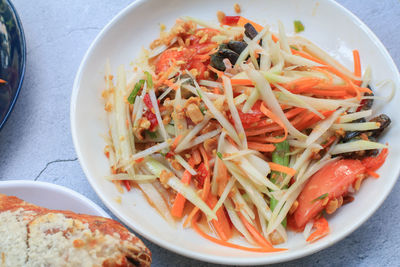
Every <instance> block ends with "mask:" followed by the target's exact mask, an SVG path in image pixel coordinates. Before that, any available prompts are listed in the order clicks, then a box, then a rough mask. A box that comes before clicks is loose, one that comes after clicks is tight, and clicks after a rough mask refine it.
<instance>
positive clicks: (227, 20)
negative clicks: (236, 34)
mask: <svg viewBox="0 0 400 267" xmlns="http://www.w3.org/2000/svg"><path fill="white" fill-rule="evenodd" d="M239 19H240V16H225V17H224V18H223V19H222V24H224V25H231V26H232V25H237V24H238V22H239Z"/></svg>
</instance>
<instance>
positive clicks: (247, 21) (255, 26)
mask: <svg viewBox="0 0 400 267" xmlns="http://www.w3.org/2000/svg"><path fill="white" fill-rule="evenodd" d="M246 23H250V24H251V25H253V27H254V28H255V29H256V30H257V31H258V32H260V31H262V30H263V29H264V27H263V26H261V25H260V24H257V23H255V22H254V21H251V20H249V19H246V18H244V17H242V16H241V17H240V19H239V21H238V23H237V24H238V25H239V26H242V27H243V26H244V25H245V24H246Z"/></svg>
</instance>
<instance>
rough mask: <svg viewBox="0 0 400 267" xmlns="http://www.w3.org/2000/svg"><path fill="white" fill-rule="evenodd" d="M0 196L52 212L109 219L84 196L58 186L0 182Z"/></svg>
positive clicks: (25, 182) (17, 181)
mask: <svg viewBox="0 0 400 267" xmlns="http://www.w3.org/2000/svg"><path fill="white" fill-rule="evenodd" d="M0 194H5V195H8V196H16V197H18V198H20V199H22V200H25V201H26V202H29V203H32V204H35V205H38V206H41V207H45V208H48V209H53V210H69V211H73V212H75V213H81V214H89V215H95V216H102V217H106V218H110V216H109V215H108V214H107V212H105V211H104V210H103V209H102V208H100V207H99V206H98V205H97V204H95V203H94V202H93V201H91V200H90V199H88V198H86V197H85V196H83V195H81V194H79V193H77V192H75V191H73V190H71V189H69V188H66V187H63V186H60V185H56V184H50V183H45V182H39V181H30V180H16V181H2V182H0Z"/></svg>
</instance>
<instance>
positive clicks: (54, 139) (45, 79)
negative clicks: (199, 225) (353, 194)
mask: <svg viewBox="0 0 400 267" xmlns="http://www.w3.org/2000/svg"><path fill="white" fill-rule="evenodd" d="M131 2H132V1H131V0H118V1H106V0H86V1H79V0H69V1H48V0H36V1H29V0H14V1H13V3H14V5H15V7H16V8H17V11H18V12H19V15H20V18H21V20H22V23H23V26H24V30H25V35H26V42H27V68H26V76H25V81H24V85H23V88H22V91H21V94H20V96H19V99H18V101H17V103H16V105H15V109H14V111H13V112H12V114H11V116H10V118H9V119H8V121H7V123H6V124H5V127H4V128H3V129H2V130H1V132H0V151H1V152H2V153H1V154H0V166H1V167H0V182H1V181H6V180H14V179H29V180H40V181H47V182H51V183H55V184H59V185H63V186H67V187H69V188H72V189H74V190H76V191H78V192H80V193H82V194H83V195H85V196H87V197H89V198H90V199H92V200H93V201H94V202H96V203H97V204H99V205H100V206H102V207H103V208H104V209H105V210H106V211H108V210H107V208H105V206H104V205H103V204H102V203H101V201H100V199H99V198H98V197H97V195H96V194H95V192H94V191H93V190H92V188H91V187H90V185H89V183H88V182H87V180H86V178H85V175H84V173H83V171H82V169H81V167H80V165H79V162H78V160H77V156H76V154H75V151H74V147H73V144H72V139H71V135H70V120H69V106H70V96H71V90H72V84H73V80H74V77H75V74H76V71H77V69H78V66H79V64H80V62H81V59H82V58H83V55H84V53H85V52H86V50H87V49H88V47H89V45H90V43H91V42H92V41H93V39H94V38H95V36H96V35H97V34H98V33H99V31H100V30H101V29H102V27H103V26H104V25H105V24H106V23H107V22H108V21H109V20H110V19H111V18H113V17H114V16H115V15H116V14H117V13H118V12H119V11H120V10H122V9H123V8H124V7H126V6H127V5H128V4H130V3H131ZM338 2H339V3H341V4H342V5H344V6H345V7H347V8H348V9H349V10H350V11H352V12H353V13H354V14H355V15H357V16H358V17H359V18H360V19H361V20H362V21H364V22H365V23H366V24H367V25H368V26H369V27H370V28H371V29H372V31H373V32H375V34H376V35H377V36H378V38H380V40H381V41H382V42H383V44H384V45H385V46H386V48H387V49H388V50H389V53H390V54H391V56H392V57H393V59H394V61H395V63H396V65H397V66H400V48H399V43H400V30H399V29H400V1H398V0H385V1H374V0H366V1H351V0H340V1H338ZM399 203H400V185H399V183H397V184H396V186H395V187H394V189H393V191H392V193H391V194H390V195H389V197H388V198H387V199H386V201H385V202H384V204H383V205H382V206H381V208H380V209H379V210H378V211H377V212H376V213H375V214H374V215H373V216H372V217H371V218H370V219H369V220H368V221H367V222H366V223H365V224H363V225H362V226H361V227H360V228H359V229H358V230H356V231H355V232H354V233H353V234H351V235H350V236H348V237H347V238H346V239H344V240H343V241H341V242H338V243H337V244H336V245H334V246H332V247H330V248H328V249H325V250H323V251H321V252H319V253H316V254H314V255H311V256H308V257H305V258H302V259H299V260H295V261H292V262H288V263H286V264H285V266H303V265H304V266H313V265H315V266H320V265H323V266H343V265H345V266H358V265H359V266H398V265H400V258H399V256H398V254H399V252H400V243H399V242H398V241H399V240H400V228H399V227H398V226H397V223H398V222H399V221H400V213H399V212H397V209H398V208H399ZM108 212H109V211H108ZM144 242H145V243H146V244H147V245H148V247H149V248H150V250H151V251H152V253H153V266H194V265H195V266H213V265H212V264H208V263H203V262H199V261H195V260H191V259H188V258H185V257H182V256H179V255H176V254H174V253H172V252H169V251H168V250H165V249H163V248H160V247H159V246H157V245H155V244H152V243H150V242H149V241H147V240H144Z"/></svg>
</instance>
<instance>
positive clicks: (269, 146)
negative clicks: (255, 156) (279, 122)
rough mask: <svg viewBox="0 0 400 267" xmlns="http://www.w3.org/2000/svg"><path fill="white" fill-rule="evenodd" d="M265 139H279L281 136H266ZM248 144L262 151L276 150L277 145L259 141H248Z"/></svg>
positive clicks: (251, 147)
mask: <svg viewBox="0 0 400 267" xmlns="http://www.w3.org/2000/svg"><path fill="white" fill-rule="evenodd" d="M265 139H268V141H269V140H273V139H276V140H279V139H280V138H272V137H266V138H265ZM277 143H278V142H277ZM247 145H248V147H249V148H250V149H254V150H257V151H261V152H272V151H274V150H275V146H274V145H273V144H262V143H257V142H247Z"/></svg>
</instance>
